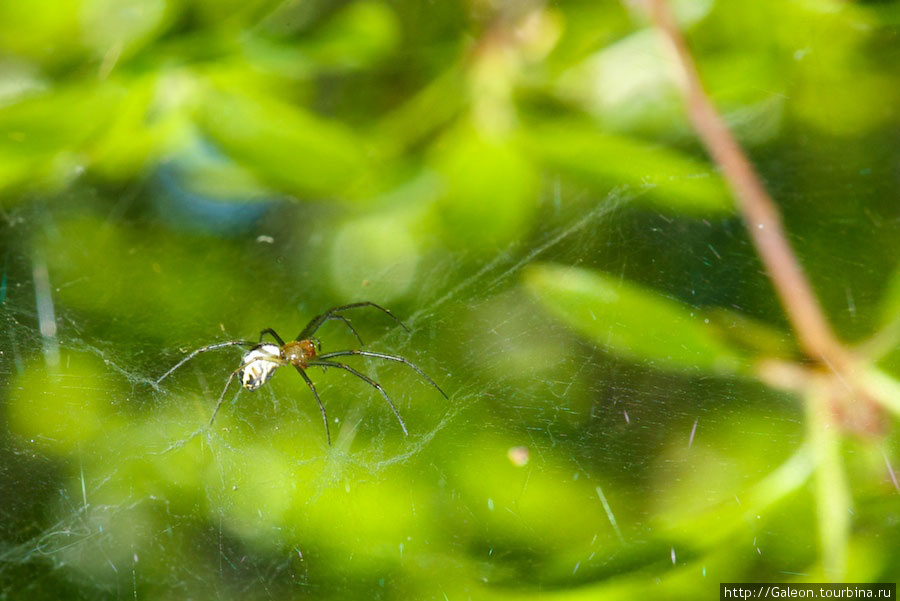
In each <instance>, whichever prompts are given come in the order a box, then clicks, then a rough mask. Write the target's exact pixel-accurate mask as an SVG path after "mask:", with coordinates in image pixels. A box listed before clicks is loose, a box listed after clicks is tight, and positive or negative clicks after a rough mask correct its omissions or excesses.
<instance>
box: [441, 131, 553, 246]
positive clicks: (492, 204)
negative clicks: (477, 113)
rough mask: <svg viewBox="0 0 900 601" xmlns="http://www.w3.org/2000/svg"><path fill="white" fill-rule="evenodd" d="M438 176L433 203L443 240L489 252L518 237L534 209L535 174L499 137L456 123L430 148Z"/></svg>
mask: <svg viewBox="0 0 900 601" xmlns="http://www.w3.org/2000/svg"><path fill="white" fill-rule="evenodd" d="M432 164H433V167H434V170H435V171H436V172H437V173H438V174H439V175H440V176H441V177H442V179H443V183H444V194H443V195H442V197H441V199H440V201H439V202H438V207H437V209H438V211H439V214H440V218H441V225H442V226H443V228H444V231H445V234H446V236H447V239H448V240H452V241H454V242H455V243H456V244H459V245H463V246H465V247H466V248H467V249H474V250H482V251H490V250H493V249H497V248H502V247H504V246H507V245H509V244H510V243H512V242H513V241H515V240H517V239H520V238H521V237H522V235H523V231H524V230H525V229H527V228H528V227H529V226H530V224H531V222H532V220H533V218H534V214H535V212H536V210H537V206H538V204H537V192H536V190H537V175H536V173H535V170H534V167H533V166H532V164H531V162H530V161H529V160H528V159H527V158H526V157H524V156H522V153H521V152H520V150H519V148H518V147H517V146H515V145H514V144H512V143H511V141H510V140H509V139H507V138H504V137H499V138H493V137H489V136H486V135H484V134H483V133H482V132H479V131H478V130H477V129H476V128H474V127H467V126H461V127H458V128H457V129H456V130H454V131H453V132H452V133H451V134H450V135H448V136H447V137H446V138H445V139H444V140H442V141H441V143H440V144H439V145H438V146H437V148H436V149H435V153H434V155H433V163H432Z"/></svg>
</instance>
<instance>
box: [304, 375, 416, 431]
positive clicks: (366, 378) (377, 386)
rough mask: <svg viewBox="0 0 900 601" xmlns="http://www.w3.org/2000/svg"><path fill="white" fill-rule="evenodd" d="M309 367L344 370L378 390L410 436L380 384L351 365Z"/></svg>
mask: <svg viewBox="0 0 900 601" xmlns="http://www.w3.org/2000/svg"><path fill="white" fill-rule="evenodd" d="M308 365H320V366H322V367H337V368H340V369H344V370H346V371H349V372H350V373H351V374H353V375H354V376H356V377H357V378H359V379H360V380H362V381H363V382H365V383H367V384H369V385H370V386H372V387H373V388H375V389H376V390H378V392H380V393H381V396H383V397H384V400H386V401H387V403H388V405H390V406H391V411H393V412H394V416H395V417H396V418H397V421H398V422H400V427H401V428H402V429H403V433H404V434H406V435H407V436H409V431H408V430H407V429H406V424H405V423H404V422H403V418H402V417H400V412H399V411H397V407H395V406H394V402H393V401H392V400H391V397H389V396H388V395H387V392H385V391H384V388H382V387H381V384H379V383H378V382H376V381H375V380H373V379H372V378H370V377H369V376H367V375H365V374H362V373H360V372H358V371H356V370H355V369H353V368H352V367H350V366H349V365H347V364H345V363H338V362H336V361H334V362H332V361H310V362H309V363H308Z"/></svg>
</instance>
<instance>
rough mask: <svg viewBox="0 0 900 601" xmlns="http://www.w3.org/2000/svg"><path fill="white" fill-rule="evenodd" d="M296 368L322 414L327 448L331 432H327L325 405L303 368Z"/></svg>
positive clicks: (297, 366)
mask: <svg viewBox="0 0 900 601" xmlns="http://www.w3.org/2000/svg"><path fill="white" fill-rule="evenodd" d="M294 367H296V368H297V373H299V374H300V375H301V376H303V379H304V380H305V381H306V385H307V386H309V389H310V390H312V393H313V396H314V397H316V402H317V403H318V404H319V410H320V411H321V412H322V421H323V422H324V423H325V437H326V438H327V439H328V446H329V447H330V446H331V432H330V431H329V430H328V414H327V413H325V405H323V404H322V399H320V398H319V393H318V392H316V385H315V384H313V381H312V380H310V379H309V376H307V375H306V372H305V371H303V368H302V367H300V366H299V365H295V366H294Z"/></svg>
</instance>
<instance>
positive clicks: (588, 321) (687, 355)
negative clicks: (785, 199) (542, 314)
mask: <svg viewBox="0 0 900 601" xmlns="http://www.w3.org/2000/svg"><path fill="white" fill-rule="evenodd" d="M524 277H525V284H526V286H527V287H528V289H529V290H531V292H532V293H533V294H534V295H535V296H536V297H537V299H538V300H539V301H540V302H541V303H542V304H543V305H544V306H545V307H546V308H547V310H548V311H550V312H551V313H553V314H554V315H556V316H557V317H559V318H560V319H561V320H562V321H564V322H565V323H567V324H568V325H570V326H571V327H572V328H574V329H575V330H576V331H577V332H579V333H580V334H582V335H584V336H586V337H588V338H589V339H591V340H593V341H594V342H596V343H598V344H600V345H602V346H604V347H606V348H607V350H609V351H610V352H611V353H613V354H616V355H619V356H621V357H625V358H629V359H635V360H640V361H643V362H648V363H649V364H650V365H652V366H654V367H658V368H660V369H670V370H672V369H674V370H684V369H699V370H703V371H708V372H713V373H718V374H727V373H734V372H737V371H738V370H739V369H740V368H741V363H742V360H741V357H740V355H739V354H738V353H737V352H736V351H734V350H733V349H731V348H730V347H728V346H726V344H725V343H724V342H723V341H722V340H721V339H720V338H719V337H718V333H717V331H716V330H715V328H714V326H712V325H710V324H709V323H708V321H709V320H705V319H703V317H702V316H701V313H700V312H699V311H696V310H693V309H691V308H690V307H688V306H686V305H683V304H681V303H679V302H677V301H673V300H670V299H668V298H665V297H664V296H662V295H661V294H660V293H658V292H654V291H652V290H648V289H645V288H642V287H640V286H637V285H635V284H630V283H627V282H624V281H622V280H620V279H619V278H617V277H613V276H609V275H606V274H602V273H600V272H596V271H591V270H587V269H581V268H577V267H569V266H566V265H555V264H534V265H531V266H529V267H528V268H526V270H525V275H524Z"/></svg>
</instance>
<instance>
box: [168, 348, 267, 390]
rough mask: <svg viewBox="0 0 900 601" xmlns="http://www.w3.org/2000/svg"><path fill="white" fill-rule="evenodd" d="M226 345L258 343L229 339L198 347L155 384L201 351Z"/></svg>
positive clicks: (212, 349)
mask: <svg viewBox="0 0 900 601" xmlns="http://www.w3.org/2000/svg"><path fill="white" fill-rule="evenodd" d="M226 346H256V343H255V342H250V341H249V340H229V341H228V342H217V343H215V344H210V345H207V346H204V347H201V348H198V349H197V350H196V351H194V352H193V353H191V354H190V355H188V356H187V357H185V358H184V359H182V360H181V361H179V362H178V363H176V364H175V365H174V366H173V367H172V368H171V369H170V370H169V371H167V372H166V373H164V374H163V375H161V376H160V377H159V378H158V379H157V380H156V382H154V384H159V383H160V382H162V381H163V380H165V379H166V378H168V377H169V375H170V374H171V373H172V372H173V371H175V370H176V369H178V368H179V367H181V366H182V365H184V364H185V363H187V362H188V361H190V360H191V359H193V358H194V357H196V356H197V355H199V354H200V353H205V352H206V351H214V350H216V349H220V348H225V347H226Z"/></svg>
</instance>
